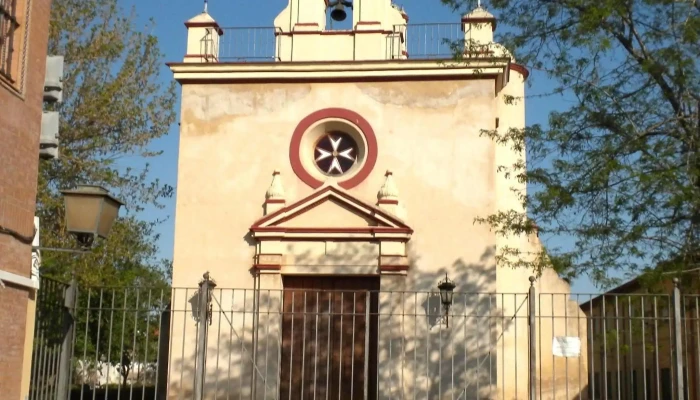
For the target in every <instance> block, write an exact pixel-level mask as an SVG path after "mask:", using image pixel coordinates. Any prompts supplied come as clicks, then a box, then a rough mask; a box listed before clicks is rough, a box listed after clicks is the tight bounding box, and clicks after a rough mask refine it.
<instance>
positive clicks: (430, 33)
mask: <svg viewBox="0 0 700 400" xmlns="http://www.w3.org/2000/svg"><path fill="white" fill-rule="evenodd" d="M223 31H224V35H223V36H221V38H220V39H219V40H220V41H219V44H218V54H219V57H218V60H219V61H222V62H245V61H258V62H260V61H280V57H281V55H282V54H285V53H284V52H283V50H284V51H286V52H288V51H290V49H283V48H282V43H287V42H284V41H283V40H282V38H283V35H281V33H282V31H281V30H280V29H279V28H275V27H236V28H223ZM203 40H205V39H203ZM205 42H206V43H203V44H202V46H203V48H207V49H208V48H210V47H212V46H213V45H214V44H213V42H212V43H209V42H208V41H206V40H205ZM463 45H464V32H462V25H461V24H459V23H428V24H409V25H405V24H402V25H395V26H394V29H393V32H392V33H389V34H387V37H386V49H387V50H386V57H387V59H399V58H411V59H426V58H437V59H440V58H446V59H447V58H452V57H453V55H454V54H455V53H456V52H457V49H456V47H455V46H463ZM319 51H323V50H322V49H319ZM202 54H209V53H207V52H203V53H202Z"/></svg>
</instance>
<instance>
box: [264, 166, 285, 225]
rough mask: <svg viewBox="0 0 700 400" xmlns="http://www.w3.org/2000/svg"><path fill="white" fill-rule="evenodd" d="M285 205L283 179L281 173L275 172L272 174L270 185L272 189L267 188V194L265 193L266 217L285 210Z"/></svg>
mask: <svg viewBox="0 0 700 400" xmlns="http://www.w3.org/2000/svg"><path fill="white" fill-rule="evenodd" d="M285 205H286V202H285V200H284V187H283V186H282V177H281V176H280V172H279V171H278V170H275V172H273V173H272V183H270V187H269V188H267V192H265V215H268V214H271V213H273V212H275V211H277V210H280V209H282V208H284V206H285Z"/></svg>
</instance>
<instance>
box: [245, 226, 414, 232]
mask: <svg viewBox="0 0 700 400" xmlns="http://www.w3.org/2000/svg"><path fill="white" fill-rule="evenodd" d="M251 230H252V231H253V232H272V233H324V234H325V233H403V234H411V233H413V230H412V229H411V228H394V227H390V226H369V227H367V228H285V227H281V226H265V227H262V226H261V227H253V228H251Z"/></svg>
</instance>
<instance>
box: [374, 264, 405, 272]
mask: <svg viewBox="0 0 700 400" xmlns="http://www.w3.org/2000/svg"><path fill="white" fill-rule="evenodd" d="M379 270H380V271H387V272H401V271H408V270H409V267H408V265H380V266H379Z"/></svg>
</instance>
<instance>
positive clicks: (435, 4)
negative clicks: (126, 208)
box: [120, 0, 598, 293]
mask: <svg viewBox="0 0 700 400" xmlns="http://www.w3.org/2000/svg"><path fill="white" fill-rule="evenodd" d="M397 3H399V4H401V5H402V6H404V8H405V9H406V11H407V12H408V14H409V16H410V21H411V23H430V22H443V23H452V22H459V16H460V13H459V12H458V13H453V12H452V10H451V9H449V8H448V7H445V6H443V5H441V4H440V2H439V1H438V0H403V1H397ZM120 4H121V5H123V6H124V7H125V8H126V9H128V8H131V7H135V10H136V13H137V15H138V22H139V23H140V24H142V25H143V26H146V24H147V22H148V19H149V18H153V20H154V21H155V27H154V28H153V29H152V32H151V33H152V34H154V35H156V36H157V37H158V39H159V41H160V46H161V50H162V52H163V53H164V54H165V59H164V62H165V61H181V60H182V56H183V55H184V54H185V43H186V34H187V32H186V29H185V26H184V24H183V23H184V21H186V20H188V19H189V18H191V17H193V16H195V15H196V14H198V13H200V12H201V11H202V8H203V4H204V2H203V0H121V1H120ZM286 4H287V0H209V13H210V14H211V15H212V16H213V17H214V18H215V19H216V20H217V22H219V24H220V25H221V26H222V27H235V26H239V27H251V26H264V27H269V26H271V25H272V21H273V19H274V18H275V16H276V15H277V14H278V13H279V12H280V11H281V10H282V9H283V8H284V7H285V6H286ZM160 79H161V80H162V81H163V83H164V84H168V83H169V82H170V81H172V74H171V72H170V70H169V69H168V68H167V67H166V66H165V64H163V67H162V71H161V78H160ZM530 82H531V84H532V85H531V86H530V87H529V88H528V92H527V95H528V97H529V99H528V102H527V106H526V112H527V115H526V118H527V123H528V124H535V123H542V124H545V123H546V122H547V115H548V114H549V112H550V111H553V110H555V109H562V108H563V107H566V106H567V102H566V99H565V98H561V97H559V98H553V97H550V96H544V97H541V96H537V95H538V94H544V93H548V92H550V91H551V89H552V87H553V84H552V82H550V81H548V79H547V78H546V77H545V76H543V75H542V74H539V73H537V72H536V71H533V72H532V75H531V77H530ZM178 93H179V89H178ZM176 107H177V110H179V107H180V106H179V99H178V104H177V106H176ZM151 147H152V149H156V150H162V151H163V155H162V156H160V157H159V158H158V159H156V160H151V169H152V175H151V176H152V177H154V178H156V177H157V178H159V179H160V180H161V181H163V182H164V183H168V184H170V185H173V186H175V187H176V188H177V186H176V184H177V157H178V125H177V122H175V123H174V124H173V125H172V126H171V127H170V131H169V133H168V135H167V136H165V137H163V138H161V139H159V140H157V141H156V142H154V143H153V144H152V146H151ZM129 162H130V163H132V164H130V165H134V164H139V163H140V161H139V160H134V159H132V160H130V161H129ZM146 212H147V213H148V218H149V219H155V218H159V219H163V218H167V220H166V222H165V223H163V224H162V225H160V228H159V233H160V235H161V237H160V248H161V255H162V256H163V257H167V258H171V257H172V250H173V232H174V222H175V219H174V218H175V216H174V213H175V199H174V198H173V199H168V200H167V201H166V202H165V208H164V209H163V210H152V209H150V210H147V211H146ZM553 244H555V245H566V243H565V241H563V240H562V241H559V243H556V242H555V243H553ZM573 289H574V291H576V292H583V293H592V292H598V290H597V289H596V288H595V287H594V286H593V285H592V284H591V283H590V282H589V281H588V280H587V279H586V278H582V279H579V280H578V281H576V282H574V288H573Z"/></svg>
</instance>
